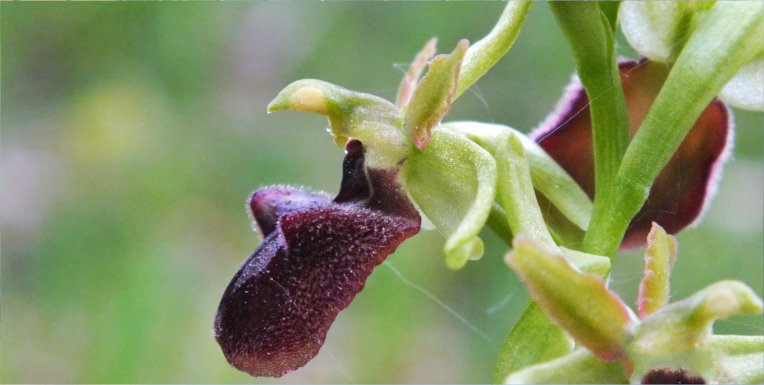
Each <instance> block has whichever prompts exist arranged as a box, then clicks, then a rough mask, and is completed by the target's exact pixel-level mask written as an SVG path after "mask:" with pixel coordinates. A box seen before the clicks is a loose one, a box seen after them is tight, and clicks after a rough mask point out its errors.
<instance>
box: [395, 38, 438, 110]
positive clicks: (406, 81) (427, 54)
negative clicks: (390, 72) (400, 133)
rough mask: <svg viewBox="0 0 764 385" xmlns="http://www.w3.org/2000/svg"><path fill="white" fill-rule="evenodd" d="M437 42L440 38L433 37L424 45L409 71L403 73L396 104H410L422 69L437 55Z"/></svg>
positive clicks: (403, 105) (402, 105)
mask: <svg viewBox="0 0 764 385" xmlns="http://www.w3.org/2000/svg"><path fill="white" fill-rule="evenodd" d="M437 43H438V38H436V37H433V38H432V39H430V40H429V41H428V42H427V44H425V45H424V47H423V48H422V50H421V51H419V53H417V54H416V57H415V58H414V61H413V62H411V65H409V69H408V71H406V74H405V75H403V79H401V84H400V86H398V96H396V98H395V105H396V106H398V107H405V106H407V105H408V104H409V101H410V100H411V95H412V94H413V93H414V90H415V89H416V85H417V83H418V82H419V75H421V74H422V70H424V67H425V66H427V62H429V61H430V59H432V57H433V56H435V45H436V44H437Z"/></svg>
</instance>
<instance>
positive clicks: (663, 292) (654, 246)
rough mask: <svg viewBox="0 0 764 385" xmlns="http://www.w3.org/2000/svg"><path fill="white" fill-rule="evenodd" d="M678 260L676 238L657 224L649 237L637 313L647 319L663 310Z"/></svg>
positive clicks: (654, 224)
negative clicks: (673, 270) (672, 271)
mask: <svg viewBox="0 0 764 385" xmlns="http://www.w3.org/2000/svg"><path fill="white" fill-rule="evenodd" d="M675 260H676V238H674V237H673V236H671V235H668V234H666V231H665V230H663V228H662V227H660V226H659V225H658V224H657V223H655V222H653V228H652V229H651V230H650V234H648V235H647V249H645V273H644V277H643V278H642V281H641V282H640V283H639V296H638V299H637V313H638V314H639V318H645V317H647V316H649V315H650V314H652V313H655V312H656V311H657V310H658V309H660V308H662V307H663V306H665V305H666V304H667V303H668V300H669V278H670V274H671V269H672V268H673V267H674V261H675Z"/></svg>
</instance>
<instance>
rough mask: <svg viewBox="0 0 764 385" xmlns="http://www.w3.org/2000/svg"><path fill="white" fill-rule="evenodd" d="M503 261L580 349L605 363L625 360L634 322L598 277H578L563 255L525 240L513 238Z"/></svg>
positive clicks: (615, 296) (623, 305)
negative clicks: (585, 350) (578, 344)
mask: <svg viewBox="0 0 764 385" xmlns="http://www.w3.org/2000/svg"><path fill="white" fill-rule="evenodd" d="M505 261H506V263H507V264H508V265H509V266H510V267H511V268H512V270H514V271H515V273H517V275H518V277H519V278H520V279H521V281H523V283H524V284H525V286H526V287H527V288H528V291H529V292H530V294H531V297H532V298H533V299H534V300H535V301H537V302H538V304H539V306H540V307H541V308H542V309H543V310H544V312H545V313H546V314H547V315H548V316H549V317H550V318H552V319H553V320H554V321H555V322H556V323H557V324H558V325H559V326H560V327H562V328H563V329H564V330H565V331H567V332H568V334H570V335H571V336H572V337H573V338H574V339H575V340H576V341H577V342H578V343H580V344H581V345H583V346H584V347H586V348H587V349H589V350H590V351H591V352H592V353H593V354H594V355H595V356H597V357H599V358H600V359H603V360H617V359H620V358H623V357H624V356H625V353H626V351H625V348H626V344H627V342H628V339H629V337H630V335H631V329H632V328H633V327H634V325H635V324H636V322H637V319H636V316H635V315H634V314H633V313H632V311H631V309H629V308H628V307H627V306H626V305H625V304H624V303H623V301H621V299H620V298H619V297H618V296H617V295H615V294H614V293H612V292H610V291H609V290H608V289H607V286H606V285H605V281H603V279H602V277H599V276H597V275H594V274H587V273H582V272H580V271H579V270H578V269H576V268H575V267H573V266H572V265H571V264H570V263H569V262H568V261H567V260H566V259H565V258H564V256H563V255H561V254H559V253H555V252H552V251H549V250H544V249H543V248H541V247H539V245H538V244H537V243H536V242H534V241H532V240H530V239H528V238H525V237H523V236H516V237H515V240H514V250H513V251H512V252H511V253H510V254H509V255H508V256H507V257H506V258H505Z"/></svg>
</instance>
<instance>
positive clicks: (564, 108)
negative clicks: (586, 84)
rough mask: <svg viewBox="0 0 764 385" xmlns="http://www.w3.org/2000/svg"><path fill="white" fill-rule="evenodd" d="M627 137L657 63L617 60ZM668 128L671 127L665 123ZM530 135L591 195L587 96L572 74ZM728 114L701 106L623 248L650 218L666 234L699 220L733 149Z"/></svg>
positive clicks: (644, 104)
mask: <svg viewBox="0 0 764 385" xmlns="http://www.w3.org/2000/svg"><path fill="white" fill-rule="evenodd" d="M619 70H620V74H621V83H622V85H623V91H624V95H625V97H626V105H627V110H628V113H629V130H630V134H631V136H634V134H635V133H636V132H637V129H638V128H639V126H640V124H641V123H642V120H644V118H645V116H646V115H647V112H648V111H649V110H650V107H651V106H652V104H653V102H654V101H655V98H656V97H657V96H658V93H659V92H660V89H661V87H662V86H663V82H664V81H665V79H666V76H667V75H668V70H669V69H668V68H667V67H666V66H665V65H663V64H661V63H654V62H650V61H648V60H647V59H642V60H640V61H633V60H624V61H621V63H620V64H619ZM666 129H667V130H670V129H672V128H671V127H666ZM531 137H532V138H533V139H534V140H535V141H536V142H538V144H539V145H540V146H541V147H542V148H544V150H546V152H547V153H549V155H550V156H551V157H552V158H554V160H556V161H557V163H559V164H560V166H562V167H563V168H564V169H565V171H567V172H568V174H570V176H572V177H573V179H575V180H576V181H577V182H578V183H579V185H581V187H582V188H583V189H584V191H586V193H587V194H588V195H589V197H590V198H593V197H594V155H593V154H594V150H593V148H592V125H591V117H590V113H589V99H588V97H587V95H586V93H585V91H584V88H583V86H582V85H581V82H580V81H579V80H578V79H577V78H574V80H573V82H571V84H570V85H569V86H568V87H567V89H566V91H565V95H564V96H563V98H562V100H561V101H560V102H559V104H558V106H557V108H556V110H555V111H554V112H553V113H552V114H551V115H550V116H549V117H548V118H547V119H546V120H545V121H544V122H543V123H542V124H541V126H540V127H539V128H537V129H536V130H534V132H533V133H532V134H531ZM732 138H733V130H732V119H731V116H730V112H729V110H728V108H727V106H726V105H725V104H724V103H723V102H721V101H720V100H718V99H714V100H713V101H712V102H711V103H710V104H709V105H708V107H706V109H705V110H704V111H703V113H702V114H701V115H700V117H699V118H698V120H697V121H696V122H695V124H694V125H693V127H692V129H691V130H690V132H689V133H688V134H687V136H686V137H685V139H684V141H683V142H682V144H681V145H680V146H679V149H677V151H676V153H675V154H674V156H673V157H672V158H671V160H670V161H669V163H668V164H667V165H666V167H665V168H664V169H663V171H661V173H660V174H659V175H658V177H657V178H656V180H655V183H654V184H653V187H652V189H651V190H650V195H649V197H648V198H647V201H646V202H645V204H644V206H642V209H641V210H640V211H639V213H637V215H636V216H635V217H634V219H632V221H631V224H630V225H629V228H628V230H627V231H626V235H625V236H624V239H623V242H622V244H621V248H622V249H630V248H635V247H641V246H644V245H645V239H647V234H648V233H649V232H650V228H651V227H652V222H656V223H658V224H660V225H661V226H662V227H663V228H665V229H666V231H667V232H668V233H670V234H675V233H677V232H678V231H680V230H682V229H683V228H685V227H687V226H690V225H692V224H694V223H696V222H697V221H698V219H699V218H700V217H701V215H702V213H703V211H704V210H705V208H706V206H707V205H708V201H709V200H710V199H711V198H712V197H713V195H714V193H715V191H716V186H717V184H718V180H719V178H720V175H721V169H722V164H723V163H724V161H725V160H726V159H727V158H728V156H729V153H730V151H731V146H732Z"/></svg>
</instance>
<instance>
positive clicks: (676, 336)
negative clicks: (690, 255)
mask: <svg viewBox="0 0 764 385" xmlns="http://www.w3.org/2000/svg"><path fill="white" fill-rule="evenodd" d="M761 312H762V301H761V299H760V298H759V297H758V296H757V295H756V294H755V293H754V292H753V290H751V288H749V287H748V286H746V285H745V284H743V283H742V282H738V281H721V282H717V283H714V284H712V285H710V286H708V287H706V288H705V289H703V290H701V291H699V292H697V293H695V294H693V295H692V296H690V297H688V298H685V299H683V300H681V301H677V302H674V303H671V304H669V305H667V306H665V307H663V308H662V309H660V310H658V311H657V312H655V313H653V314H652V315H650V316H648V317H647V318H645V319H644V320H643V321H642V323H641V324H640V325H639V326H638V327H637V328H636V330H635V332H634V338H633V339H632V340H631V342H630V343H629V346H628V356H629V358H630V359H631V361H632V362H633V363H634V373H633V374H632V377H631V379H632V381H638V380H639V379H641V378H642V377H643V376H644V375H645V374H646V373H647V372H648V371H649V370H651V369H655V368H660V367H664V366H666V364H667V363H670V364H671V365H672V367H675V368H678V367H681V368H685V369H687V371H688V372H689V373H690V374H692V375H701V376H703V377H704V378H710V377H711V376H712V374H713V370H714V359H715V358H716V357H715V354H714V351H713V347H714V346H713V345H710V344H709V343H708V342H709V340H710V337H711V332H712V324H713V322H714V321H715V320H716V319H719V318H727V317H730V316H733V315H742V314H760V313H761ZM728 346H729V345H728Z"/></svg>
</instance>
